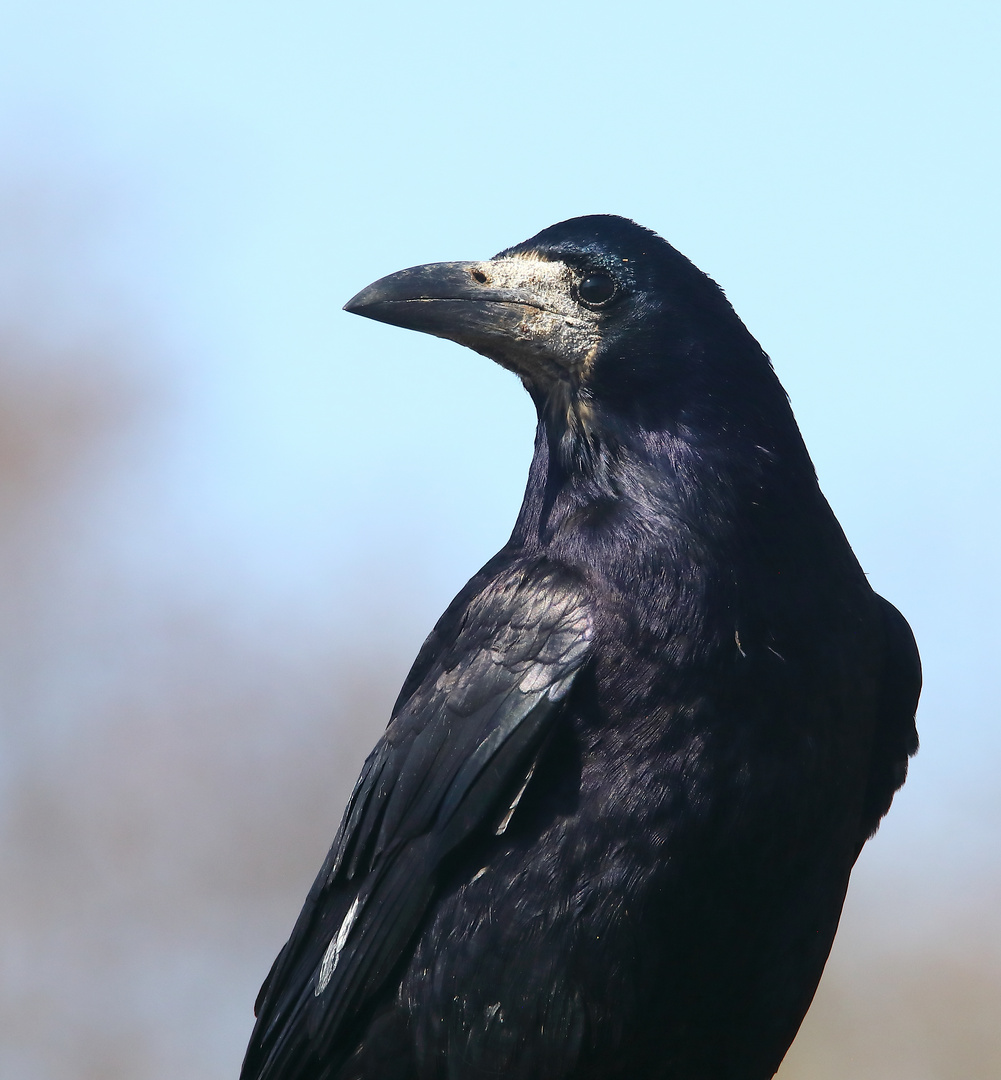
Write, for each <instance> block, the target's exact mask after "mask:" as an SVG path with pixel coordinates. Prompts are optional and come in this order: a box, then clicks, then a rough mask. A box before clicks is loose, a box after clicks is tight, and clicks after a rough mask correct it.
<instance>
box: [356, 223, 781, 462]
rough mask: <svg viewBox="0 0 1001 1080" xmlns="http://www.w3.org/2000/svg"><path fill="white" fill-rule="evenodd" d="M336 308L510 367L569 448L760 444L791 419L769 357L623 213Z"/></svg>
mask: <svg viewBox="0 0 1001 1080" xmlns="http://www.w3.org/2000/svg"><path fill="white" fill-rule="evenodd" d="M345 310H347V311H349V312H353V313H355V314H357V315H364V316H365V317H367V318H370V319H376V320H378V321H380V322H386V323H391V324H393V325H396V326H402V327H406V328H408V329H411V330H420V331H423V332H424V333H428V334H434V335H437V336H438V337H444V338H449V339H451V340H452V341H456V342H459V343H460V344H462V345H466V346H468V347H469V348H471V349H474V350H476V351H477V352H479V353H482V354H484V355H485V356H488V357H490V359H492V360H494V361H496V362H497V363H499V364H501V365H502V366H503V367H505V368H509V369H510V370H511V371H514V372H515V373H517V374H518V375H519V376H520V378H521V379H522V381H523V382H524V384H525V386H526V387H527V389H528V391H529V392H530V393H531V395H532V397H533V398H534V400H535V402H536V405H537V407H538V409H539V414H540V418H541V419H543V420H544V421H545V422H546V423H547V425H548V426H549V427H550V428H551V429H558V430H554V431H553V432H552V433H553V434H555V435H556V439H557V441H558V442H561V443H562V444H563V446H564V447H567V448H571V450H570V451H568V452H572V449H573V448H579V447H580V446H581V445H587V444H598V443H604V444H606V445H607V444H608V443H609V442H610V441H611V442H614V440H615V438H616V437H617V436H618V435H619V434H621V433H623V432H625V433H626V437H631V436H629V434H628V433H630V432H631V433H635V432H636V431H637V430H639V431H641V432H647V433H650V432H665V431H677V430H682V429H685V430H693V431H698V432H700V433H701V434H706V433H708V434H709V435H710V437H713V433H715V434H716V435H719V436H720V437H722V438H724V439H725V440H726V441H728V442H729V441H730V436H731V435H733V434H735V433H741V432H742V433H743V437H744V438H745V441H748V442H755V441H756V442H757V443H758V444H760V443H761V442H762V439H763V438H765V436H766V433H764V432H757V431H754V430H753V429H755V428H757V427H760V426H761V425H760V423H759V421H761V420H765V421H767V422H768V423H769V424H770V423H771V422H772V421H773V420H774V419H775V418H776V417H777V416H781V417H782V425H784V426H787V427H788V425H789V424H790V423H792V419H791V414H789V413H788V410H787V408H786V402H785V396H784V393H783V391H782V388H781V387H780V386H779V384H778V381H777V380H776V378H775V376H774V373H773V372H772V369H771V364H770V363H769V360H768V357H767V356H766V355H765V354H764V352H763V351H762V350H761V347H760V346H759V345H758V343H757V342H756V341H755V340H754V338H753V337H752V336H751V335H750V333H748V331H747V329H746V328H745V327H744V325H743V323H742V322H741V321H740V319H739V318H738V317H737V315H736V314H735V313H734V311H733V309H732V308H731V307H730V304H729V303H728V302H727V300H726V297H725V296H724V295H723V292H722V290H721V289H720V288H719V286H718V285H716V283H715V282H714V281H713V280H712V279H711V278H709V277H708V276H706V275H705V274H703V273H702V271H701V270H699V269H698V268H697V267H695V266H694V265H693V264H692V263H691V262H689V261H688V259H686V258H685V257H684V256H683V255H682V254H681V253H680V252H678V251H677V250H676V249H675V248H673V247H672V246H671V245H670V244H668V243H667V242H666V241H665V240H663V239H661V238H660V237H659V236H658V235H657V234H656V233H653V232H651V231H650V230H648V229H645V228H643V227H641V226H639V225H637V224H636V223H635V222H632V221H629V220H628V219H626V218H622V217H616V216H612V215H591V216H588V217H578V218H572V219H570V220H568V221H564V222H561V223H559V224H557V225H553V226H551V227H550V228H548V229H544V230H543V231H542V232H540V233H538V234H537V235H536V236H534V237H532V238H531V239H530V240H526V241H525V242H524V243H521V244H518V245H516V246H515V247H511V248H507V249H505V250H504V251H502V252H500V253H499V254H498V255H495V256H494V257H493V258H492V259H486V260H483V261H479V262H446V263H430V264H427V265H424V266H414V267H411V268H409V269H407V270H400V271H399V272H397V273H395V274H390V275H389V276H387V277H384V278H380V279H379V280H378V281H376V282H374V283H373V284H371V285H369V286H368V287H367V288H365V289H362V291H361V292H360V293H358V295H357V296H355V297H353V298H352V299H351V300H350V301H349V302H348V303H347V304H346V305H345ZM778 403H780V404H778ZM777 404H778V408H776V406H777ZM786 418H787V419H786ZM792 426H793V430H795V426H794V423H793V424H792ZM766 441H768V440H767V439H766Z"/></svg>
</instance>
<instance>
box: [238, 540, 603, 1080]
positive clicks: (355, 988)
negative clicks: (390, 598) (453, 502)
mask: <svg viewBox="0 0 1001 1080" xmlns="http://www.w3.org/2000/svg"><path fill="white" fill-rule="evenodd" d="M474 582H476V583H477V584H478V585H479V586H480V587H479V591H477V592H475V593H474V594H473V595H472V596H471V598H470V599H469V602H468V603H467V606H466V607H465V609H464V610H461V611H459V610H457V608H456V605H454V604H453V605H452V607H451V608H450V609H449V611H448V612H447V613H446V616H444V617H443V620H442V622H445V621H446V620H448V623H449V625H448V626H446V627H444V628H443V627H442V623H439V626H438V627H436V628H435V630H434V631H433V632H432V635H431V637H430V638H429V639H428V642H429V644H428V645H426V646H425V648H424V649H422V650H421V653H420V655H419V657H418V660H417V663H416V664H415V667H416V666H418V665H419V666H420V667H421V676H422V677H421V678H420V679H419V681H417V680H415V678H414V676H413V674H412V675H411V677H410V678H408V680H407V684H406V689H407V693H406V694H405V695H404V694H401V697H400V700H399V701H398V703H397V709H396V711H395V714H394V716H393V719H392V721H391V722H390V725H389V727H388V728H387V730H386V733H385V735H384V736H383V737H382V739H381V740H380V741H379V743H378V745H377V746H376V748H375V749H374V750H373V752H372V753H371V754H370V755H369V758H368V760H367V761H366V762H365V765H364V767H363V769H362V773H361V776H360V777H359V778H358V782H357V783H356V785H355V788H354V791H353V792H352V795H351V798H350V799H349V801H348V805H347V808H346V810H345V812H344V817H343V819H342V822H341V826H340V829H339V830H338V833H337V836H336V838H335V840H334V843H333V846H332V847H331V849H330V853H329V855H328V856H327V859H326V861H325V862H324V865H323V867H322V869H321V870H320V873H319V875H318V876H317V878H316V881H315V882H314V883H313V887H312V889H311V890H310V893H309V896H308V897H307V900H306V904H305V906H304V907H303V910H302V913H301V914H300V916H299V919H298V921H297V923H296V926H295V928H294V930H293V932H292V936H291V937H290V938H289V941H288V943H287V944H286V946H285V948H284V949H283V950H282V952H281V953H280V954H279V956H278V959H277V960H276V961H275V964H274V966H273V968H272V970H271V973H270V974H269V976H268V979H267V980H266V982H265V985H264V986H263V987H262V988H261V994H260V995H259V997H258V1002H257V1008H256V1011H257V1016H258V1021H257V1026H256V1028H255V1030H254V1035H253V1037H252V1038H251V1042H250V1047H249V1048H248V1051H247V1057H246V1060H245V1061H244V1068H243V1072H242V1074H241V1075H242V1078H243V1080H252V1078H259V1080H266V1078H271V1077H277V1076H278V1075H280V1076H281V1077H282V1080H293V1078H296V1077H302V1078H305V1077H307V1076H311V1075H314V1074H315V1073H316V1068H317V1062H318V1060H323V1061H324V1062H325V1063H326V1062H328V1061H330V1060H333V1059H339V1058H341V1057H342V1056H343V1057H346V1056H347V1055H348V1054H349V1053H350V1052H351V1051H352V1049H353V1046H352V1045H351V1040H350V1039H349V1038H347V1037H346V1031H347V1030H348V1029H350V1028H351V1026H352V1024H354V1023H356V1022H357V1021H358V1020H359V1018H360V1017H362V1016H363V1014H364V1012H365V1009H366V1008H367V1006H368V1005H369V1004H370V1003H372V1002H373V1001H374V999H375V998H376V997H377V996H378V995H379V993H380V992H381V991H382V990H383V987H384V984H385V982H386V980H387V979H388V977H389V976H390V974H391V973H392V972H393V970H394V969H395V968H396V967H397V966H398V964H399V963H400V962H401V960H402V959H403V958H404V957H405V955H406V952H407V949H408V947H409V946H410V943H411V942H412V940H413V938H414V935H415V933H416V931H417V930H418V928H419V926H420V924H421V922H422V920H423V919H424V917H425V915H426V914H427V910H428V908H429V906H430V905H431V903H432V902H433V899H434V896H435V894H436V892H437V890H438V888H439V882H438V872H439V868H440V866H441V864H442V862H443V860H444V859H445V858H446V856H447V855H448V854H449V853H450V852H451V851H453V850H455V849H456V848H457V847H458V846H460V845H461V844H463V843H465V842H467V841H469V840H470V838H471V837H473V836H474V835H480V834H481V833H484V832H485V831H487V830H489V831H490V832H493V831H496V830H497V828H498V827H500V826H502V825H503V826H504V827H506V825H507V822H508V820H509V819H510V815H511V813H513V811H514V807H515V806H516V805H517V802H518V800H519V799H520V797H521V794H522V793H523V791H524V789H525V787H526V786H527V784H528V783H529V782H530V779H531V776H532V772H533V769H534V767H535V762H536V760H537V758H538V754H539V752H540V748H541V746H542V745H543V744H544V742H545V739H546V736H547V734H548V733H549V731H550V730H551V729H552V725H553V722H554V720H555V718H556V716H557V715H558V714H559V710H560V703H561V701H562V699H563V698H564V697H565V695H566V694H567V692H568V691H569V688H570V686H571V685H572V683H573V680H574V678H575V676H576V675H577V673H578V672H579V671H580V669H581V668H582V667H583V666H584V664H585V663H586V662H587V658H588V655H589V652H590V648H591V639H592V634H593V628H592V620H591V614H590V609H589V605H588V601H587V596H586V591H585V589H584V588H583V586H582V583H581V582H580V581H579V580H578V579H577V578H575V577H572V576H571V575H570V574H569V573H568V572H566V571H563V570H561V569H560V568H557V567H554V566H553V565H551V564H549V563H546V562H542V561H536V562H534V563H529V564H522V565H517V566H512V567H508V568H507V569H506V570H505V571H504V572H503V573H498V574H496V575H495V576H493V577H492V578H491V579H490V580H489V581H487V582H485V583H483V582H482V579H480V578H479V577H478V578H474ZM432 645H433V648H432V647H431V646H432ZM338 1040H340V1042H339V1041H338Z"/></svg>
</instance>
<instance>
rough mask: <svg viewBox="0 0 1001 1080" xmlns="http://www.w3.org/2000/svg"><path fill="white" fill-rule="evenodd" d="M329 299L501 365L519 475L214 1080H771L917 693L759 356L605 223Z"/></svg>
mask: <svg viewBox="0 0 1001 1080" xmlns="http://www.w3.org/2000/svg"><path fill="white" fill-rule="evenodd" d="M347 310H348V311H350V312H354V313H355V314H358V315H364V316H366V317H367V318H371V319H376V320H378V321H380V322H386V323H392V324H394V325H396V326H402V327H408V328H410V329H413V330H421V331H424V332H425V333H429V334H436V335H438V336H439V337H445V338H451V339H452V340H453V341H457V342H459V343H461V344H463V345H467V346H469V347H470V348H472V349H475V350H476V351H477V352H480V353H483V354H485V355H486V356H488V357H490V358H491V359H492V360H495V361H497V362H498V363H499V364H502V365H503V366H504V367H506V368H509V369H510V370H512V371H514V372H515V373H516V374H517V375H518V376H519V377H520V378H521V380H522V382H523V383H524V385H525V387H526V389H527V390H528V392H529V394H531V396H532V399H533V401H534V402H535V405H536V409H537V411H538V428H537V434H536V440H535V456H534V458H533V461H532V465H531V469H530V471H529V477H528V486H527V490H526V492H525V498H524V502H523V504H522V507H521V510H520V512H519V514H518V519H517V521H516V522H515V526H514V531H513V532H512V534H511V538H510V540H509V541H508V542H507V544H505V545H504V547H503V548H502V549H501V550H500V552H498V554H497V555H495V556H494V557H493V558H492V559H491V560H490V561H489V562H488V563H487V564H486V566H484V567H483V569H482V570H480V571H479V573H477V574H476V575H475V576H474V577H473V578H472V580H471V581H470V582H469V583H468V584H467V585H466V586H465V588H463V589H462V591H461V592H460V593H459V595H458V596H457V597H456V598H455V600H454V601H453V602H452V603H451V605H450V606H449V608H448V610H447V611H446V612H445V614H444V615H443V616H442V617H441V619H440V620H439V621H438V624H437V625H436V626H435V628H434V630H432V632H431V634H430V636H429V637H428V639H427V641H426V642H425V644H424V646H423V647H422V648H421V650H420V653H419V654H418V656H417V660H416V661H415V663H414V666H413V668H412V669H411V671H410V674H409V675H408V677H407V680H406V682H405V684H404V686H403V689H402V691H401V692H400V696H399V698H398V700H397V702H396V705H395V707H394V709H393V714H392V719H391V722H390V724H389V727H388V728H387V730H386V733H385V734H384V735H383V737H382V738H381V740H380V741H379V743H378V745H377V746H376V747H375V749H374V750H373V752H372V754H371V755H370V757H369V758H368V760H367V761H366V763H365V766H364V768H363V770H362V774H361V776H360V778H359V780H358V782H357V784H356V786H355V789H354V792H353V794H352V795H351V799H350V801H349V803H348V806H347V809H346V810H345V812H344V817H343V820H342V822H341V826H340V829H339V831H338V833H337V836H336V838H335V840H334V843H333V847H332V848H331V850H330V854H329V855H328V856H327V859H326V862H325V863H324V865H323V867H322V869H321V870H320V873H319V875H318V877H317V878H316V881H315V882H314V884H313V887H312V889H311V890H310V892H309V895H308V897H307V899H306V903H305V906H304V907H303V910H302V913H301V914H300V916H299V919H298V921H297V923H296V924H295V927H294V929H293V931H292V935H291V937H290V938H289V940H288V943H287V944H286V945H285V947H284V948H283V949H282V951H281V953H280V954H279V956H278V958H277V960H276V961H275V963H274V966H273V967H272V970H271V973H270V974H269V975H268V978H267V980H266V981H265V983H264V986H263V987H262V989H261V993H260V996H259V998H258V1000H257V1006H256V1014H257V1024H256V1027H255V1028H254V1032H253V1036H252V1038H251V1042H250V1046H249V1049H248V1050H247V1055H246V1059H245V1061H244V1066H243V1073H242V1076H243V1080H474V1078H484V1077H498V1076H504V1077H512V1078H514V1080H569V1078H573V1080H585V1078H587V1080H609V1078H612V1077H617V1078H623V1080H625V1078H629V1080H647V1078H663V1080H766V1078H768V1077H771V1076H772V1075H773V1073H774V1072H775V1070H776V1069H777V1068H778V1066H779V1062H780V1061H781V1060H782V1057H783V1055H784V1054H785V1051H786V1049H787V1048H788V1046H789V1044H790V1042H791V1041H792V1039H793V1036H794V1035H795V1034H796V1031H797V1029H798V1028H799V1025H800V1022H801V1021H802V1019H803V1016H804V1014H805V1013H806V1010H807V1007H808V1006H809V1004H810V1001H811V999H812V997H813V994H814V991H815V989H816V987H817V982H818V980H819V979H820V975H821V972H822V970H823V967H824V963H825V961H826V959H827V955H828V952H829V951H830V948H831V942H832V941H833V938H834V933H835V930H836V928H837V924H838V918H839V916H840V913H841V907H842V904H843V902H844V897H845V890H846V889H847V886H848V877H849V873H850V872H851V868H852V865H853V863H854V862H855V859H856V857H857V856H858V853H859V851H860V850H861V848H862V845H863V844H864V843H865V841H866V839H867V838H868V837H869V836H871V835H872V834H873V832H874V831H875V829H876V827H877V825H878V823H879V820H880V818H881V817H882V816H883V814H884V813H886V811H887V809H888V807H889V805H890V801H891V799H892V798H893V793H894V792H895V791H896V790H897V788H899V787H900V785H901V784H902V783H903V781H904V777H905V775H906V772H907V759H908V757H909V755H911V754H912V753H914V751H915V749H916V748H917V736H916V733H915V727H914V711H915V708H916V705H917V699H918V693H919V689H920V681H921V677H920V665H919V661H918V654H917V650H916V647H915V644H914V639H913V637H912V635H911V632H910V629H909V627H908V626H907V623H906V622H905V621H904V619H903V617H902V616H901V615H900V614H899V613H898V612H897V611H896V609H895V608H893V607H892V606H891V605H890V604H889V603H887V602H886V601H885V600H883V599H882V598H881V597H879V596H877V595H876V594H875V593H874V592H873V591H872V589H871V588H870V587H869V585H868V583H867V581H866V578H865V575H864V574H863V572H862V570H861V569H860V567H859V565H858V562H857V561H856V559H855V557H854V555H853V554H852V551H851V548H850V547H849V546H848V543H847V541H846V540H845V537H844V534H843V533H842V531H841V528H840V527H839V525H838V523H837V521H836V519H835V518H834V515H833V514H832V512H831V510H830V508H829V507H828V505H827V502H826V501H825V499H824V497H823V495H822V494H821V492H820V490H819V488H818V486H817V481H816V477H815V475H814V470H813V466H812V464H811V462H810V458H809V456H808V454H807V451H806V448H805V446H804V444H803V440H802V438H801V436H800V433H799V430H798V428H797V426H796V422H795V420H794V419H793V415H792V412H791V410H790V407H789V404H788V401H787V398H786V396H785V393H784V392H783V390H782V387H781V386H780V385H779V382H778V379H777V378H776V376H775V374H774V372H773V370H772V367H771V364H770V362H769V360H768V357H767V356H766V355H765V353H764V352H763V351H762V349H761V347H760V346H759V345H758V343H757V342H756V341H755V339H754V338H753V337H751V335H750V334H749V333H748V331H747V329H746V328H745V327H744V325H743V323H742V322H741V321H740V319H738V318H737V316H736V314H735V313H734V311H733V309H732V308H731V307H730V305H729V304H728V302H727V300H726V298H725V297H724V295H723V293H722V291H721V290H720V289H719V288H718V286H717V285H716V284H715V283H714V282H713V281H712V280H710V279H709V278H708V277H706V276H705V275H704V274H703V273H701V271H699V270H698V269H697V268H696V267H695V266H693V265H692V264H691V263H690V262H688V260H687V259H685V258H684V256H682V255H681V254H680V253H679V252H677V251H676V250H675V249H674V248H672V247H671V246H670V245H669V244H667V243H666V242H665V241H663V240H662V239H660V237H658V236H657V235H656V234H654V233H652V232H649V231H648V230H646V229H643V228H641V227H640V226H638V225H636V224H634V223H633V222H631V221H627V220H625V219H624V218H619V217H611V216H594V217H582V218H575V219H573V220H570V221H565V222H563V223H561V224H559V225H554V226H552V227H551V228H549V229H545V230H544V231H543V232H541V233H539V234H538V235H537V236H535V237H534V238H533V239H531V240H528V241H526V242H525V243H523V244H519V245H518V246H516V247H513V248H509V249H507V250H506V251H503V252H501V253H500V254H499V255H497V256H496V257H495V258H493V259H488V260H486V261H483V262H456V263H436V264H431V265H427V266H417V267H413V268H411V269H409V270H402V271H400V272H399V273H396V274H391V275H390V276H388V277H385V278H382V279H381V280H380V281H377V282H375V283H374V284H373V285H370V286H369V287H368V288H366V289H363V290H362V291H361V292H360V293H359V294H358V295H357V296H356V297H354V299H353V300H351V301H350V302H349V303H348V305H347Z"/></svg>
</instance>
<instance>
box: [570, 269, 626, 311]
mask: <svg viewBox="0 0 1001 1080" xmlns="http://www.w3.org/2000/svg"><path fill="white" fill-rule="evenodd" d="M616 291H617V287H616V284H615V279H614V278H613V277H612V276H611V275H610V274H600V273H591V274H588V275H587V277H585V278H583V279H582V280H581V282H580V284H579V285H578V286H577V299H578V300H580V302H581V303H582V304H587V306H588V307H604V305H605V304H607V303H608V302H609V300H611V299H612V297H613V296H615V293H616Z"/></svg>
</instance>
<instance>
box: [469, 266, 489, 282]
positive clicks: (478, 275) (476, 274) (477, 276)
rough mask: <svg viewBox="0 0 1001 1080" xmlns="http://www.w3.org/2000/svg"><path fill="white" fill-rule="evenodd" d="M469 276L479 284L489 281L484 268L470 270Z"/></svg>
mask: <svg viewBox="0 0 1001 1080" xmlns="http://www.w3.org/2000/svg"><path fill="white" fill-rule="evenodd" d="M469 276H470V277H471V278H472V279H473V281H475V282H476V283H477V284H478V285H486V283H487V275H486V274H484V273H483V271H482V270H470V271H469Z"/></svg>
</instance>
